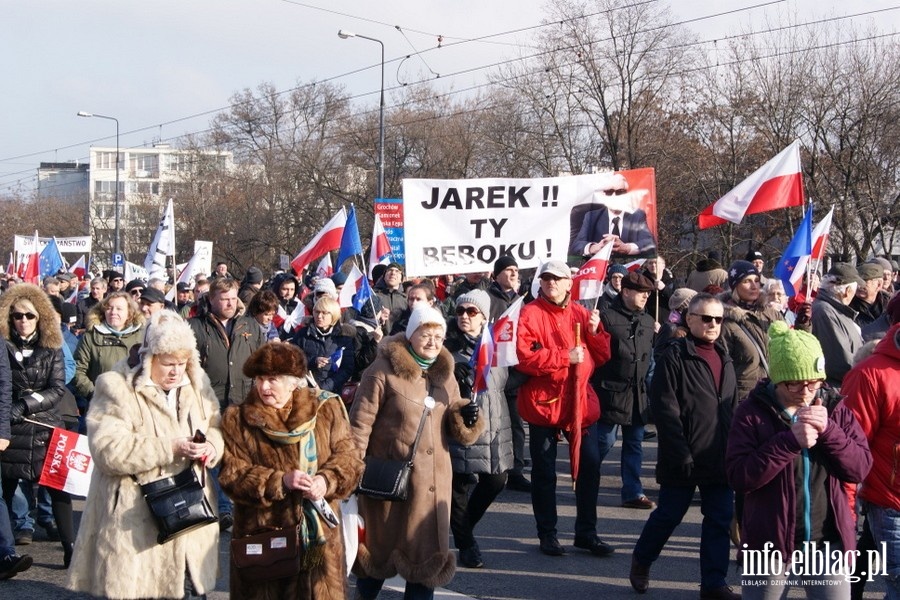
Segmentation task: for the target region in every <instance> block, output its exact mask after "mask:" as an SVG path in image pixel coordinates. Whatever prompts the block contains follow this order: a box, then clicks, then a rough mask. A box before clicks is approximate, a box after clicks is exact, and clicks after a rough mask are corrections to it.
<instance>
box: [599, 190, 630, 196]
mask: <svg viewBox="0 0 900 600" xmlns="http://www.w3.org/2000/svg"><path fill="white" fill-rule="evenodd" d="M603 193H604V194H606V195H607V196H621V195H622V194H627V193H628V190H603Z"/></svg>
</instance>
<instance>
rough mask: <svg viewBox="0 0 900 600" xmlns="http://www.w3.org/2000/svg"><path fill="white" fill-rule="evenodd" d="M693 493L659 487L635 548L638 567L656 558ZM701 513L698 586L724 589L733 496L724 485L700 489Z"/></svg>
mask: <svg viewBox="0 0 900 600" xmlns="http://www.w3.org/2000/svg"><path fill="white" fill-rule="evenodd" d="M694 489H695V488H694V486H684V487H681V486H674V485H661V486H660V488H659V503H658V505H657V507H656V509H655V510H654V511H653V512H652V513H650V517H649V518H648V519H647V522H646V523H645V524H644V530H643V531H641V537H640V538H638V541H637V544H635V546H634V559H635V560H636V561H637V562H638V563H639V564H641V565H643V566H645V567H649V566H650V565H652V564H653V562H654V561H655V560H656V559H657V558H659V553H660V552H662V549H663V547H664V546H665V545H666V542H668V541H669V537H670V536H671V535H672V532H674V531H675V528H676V527H678V525H679V524H680V523H681V520H682V519H683V518H684V515H685V513H687V511H688V508H690V506H691V501H692V500H693V499H694ZM700 512H701V513H702V514H703V524H702V525H701V527H700V586H701V587H702V588H706V589H713V588H717V587H721V586H723V585H726V581H725V577H726V576H727V575H728V560H729V555H730V551H731V538H730V537H729V528H730V527H731V517H732V513H733V512H734V492H732V491H731V489H730V488H729V487H728V486H727V485H725V484H720V485H712V484H710V485H701V486H700Z"/></svg>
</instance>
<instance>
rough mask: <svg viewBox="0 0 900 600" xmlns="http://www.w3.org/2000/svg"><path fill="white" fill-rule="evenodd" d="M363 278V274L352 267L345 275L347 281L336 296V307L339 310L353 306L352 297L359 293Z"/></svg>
mask: <svg viewBox="0 0 900 600" xmlns="http://www.w3.org/2000/svg"><path fill="white" fill-rule="evenodd" d="M363 277H365V274H363V272H362V271H360V270H359V267H357V266H356V265H353V268H352V269H350V272H349V273H347V281H345V282H344V286H343V287H342V288H341V291H340V293H339V294H338V305H339V306H340V307H341V308H347V307H348V306H353V296H355V295H356V292H358V291H359V288H360V285H361V284H362V278H363Z"/></svg>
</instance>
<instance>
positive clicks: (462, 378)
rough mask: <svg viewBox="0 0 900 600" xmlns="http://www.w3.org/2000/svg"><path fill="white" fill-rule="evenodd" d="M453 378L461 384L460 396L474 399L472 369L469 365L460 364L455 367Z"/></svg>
mask: <svg viewBox="0 0 900 600" xmlns="http://www.w3.org/2000/svg"><path fill="white" fill-rule="evenodd" d="M453 376H454V377H455V378H456V383H458V384H459V395H460V396H462V397H463V398H471V397H472V367H471V366H469V364H468V363H463V362H458V363H456V364H455V365H454V366H453Z"/></svg>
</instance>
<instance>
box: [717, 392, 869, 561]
mask: <svg viewBox="0 0 900 600" xmlns="http://www.w3.org/2000/svg"><path fill="white" fill-rule="evenodd" d="M774 397H775V389H774V386H772V384H770V383H769V380H768V379H766V380H764V381H761V382H760V383H759V385H758V386H757V387H756V388H755V389H754V390H753V392H752V393H751V394H750V396H749V397H748V398H747V399H746V400H744V401H743V402H741V404H740V405H739V406H738V408H737V410H736V411H735V414H734V420H733V421H732V423H731V431H730V433H729V437H728V449H727V451H726V454H725V464H726V469H727V472H728V483H729V484H730V485H731V487H732V488H733V489H734V491H735V492H736V493H738V494H743V495H744V512H743V522H742V527H741V536H742V540H741V542H742V544H747V548H748V549H750V550H762V549H763V546H764V545H765V544H766V543H767V542H771V543H772V544H774V548H773V549H774V550H778V551H779V552H781V553H782V556H784V557H787V556H790V554H791V553H792V552H793V551H794V546H795V541H794V540H795V533H796V530H797V528H798V527H802V524H799V523H797V508H796V507H797V489H798V487H799V489H800V490H801V493H804V494H806V495H807V497H809V496H810V494H812V493H813V491H812V490H810V489H809V487H808V482H800V485H799V486H798V485H797V482H796V481H795V478H794V465H795V461H797V460H806V459H804V458H803V457H802V455H803V452H802V448H801V447H800V444H799V443H798V442H797V438H796V437H794V434H793V433H792V432H791V429H790V426H789V425H788V424H787V423H785V422H784V421H783V420H782V418H781V417H780V416H779V413H778V410H777V409H776V408H775V406H774ZM819 397H821V398H822V400H823V403H824V405H825V406H826V407H827V409H828V426H827V427H826V429H825V431H824V432H822V433H821V434H820V435H819V438H818V440H816V444H815V446H813V447H812V448H810V449H809V452H808V453H807V454H808V460H809V461H812V462H815V463H817V465H818V466H819V468H822V469H824V470H825V471H826V472H827V479H826V489H825V498H826V501H827V503H828V510H829V512H830V513H831V514H832V515H833V516H834V524H835V527H836V528H837V534H838V537H839V538H840V542H841V545H842V548H843V550H844V551H845V552H846V551H849V550H854V549H856V526H855V520H854V517H853V514H852V513H851V511H850V502H849V500H848V498H847V492H846V491H845V489H844V484H845V483H850V484H855V483H859V482H860V481H862V480H863V479H864V478H865V476H866V474H867V473H868V472H869V469H870V468H871V466H872V454H871V453H870V452H869V445H868V444H867V443H866V438H865V435H864V434H863V432H862V430H861V429H860V427H859V423H857V422H856V419H855V418H854V417H853V413H852V412H851V411H850V409H848V408H847V407H846V406H845V405H844V404H843V403H841V402H840V396H838V395H837V394H836V393H833V391H832V393H828V392H827V390H823V391H822V392H820V394H819Z"/></svg>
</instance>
